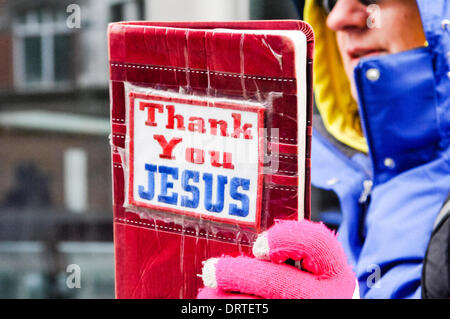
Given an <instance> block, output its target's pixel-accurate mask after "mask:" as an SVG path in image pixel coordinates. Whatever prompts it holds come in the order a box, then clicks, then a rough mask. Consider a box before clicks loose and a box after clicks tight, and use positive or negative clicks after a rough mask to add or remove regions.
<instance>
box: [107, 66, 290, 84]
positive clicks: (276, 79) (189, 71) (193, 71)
mask: <svg viewBox="0 0 450 319" xmlns="http://www.w3.org/2000/svg"><path fill="white" fill-rule="evenodd" d="M111 66H114V67H124V68H131V69H144V70H145V69H146V70H158V71H175V72H185V73H196V74H213V75H219V76H224V77H233V78H243V79H251V80H261V81H274V82H294V81H295V80H294V79H284V78H272V77H266V76H254V75H242V74H235V73H223V72H216V71H199V70H190V69H177V68H168V67H158V66H149V65H135V64H124V63H111Z"/></svg>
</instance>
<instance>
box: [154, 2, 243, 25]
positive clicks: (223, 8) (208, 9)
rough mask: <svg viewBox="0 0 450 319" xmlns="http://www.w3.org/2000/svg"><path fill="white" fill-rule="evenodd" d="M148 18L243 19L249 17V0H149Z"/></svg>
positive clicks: (172, 19)
mask: <svg viewBox="0 0 450 319" xmlns="http://www.w3.org/2000/svg"><path fill="white" fill-rule="evenodd" d="M146 3H147V6H146V17H147V19H149V20H161V21H174V20H245V19H248V18H249V7H250V5H249V0H189V1H180V0H150V1H147V2H146Z"/></svg>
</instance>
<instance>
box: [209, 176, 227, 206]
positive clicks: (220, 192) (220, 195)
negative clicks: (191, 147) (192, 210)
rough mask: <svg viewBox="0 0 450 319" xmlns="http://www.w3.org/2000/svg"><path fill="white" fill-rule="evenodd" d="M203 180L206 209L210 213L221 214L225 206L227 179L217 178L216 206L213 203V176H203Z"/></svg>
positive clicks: (224, 177)
mask: <svg viewBox="0 0 450 319" xmlns="http://www.w3.org/2000/svg"><path fill="white" fill-rule="evenodd" d="M203 180H204V181H205V209H206V210H207V211H209V212H213V213H220V212H221V211H222V210H223V206H224V196H225V194H224V193H225V184H226V183H227V182H228V179H227V177H226V176H222V175H218V176H217V201H216V203H215V204H213V203H212V195H213V194H212V192H213V191H212V188H213V176H212V174H208V173H205V174H203Z"/></svg>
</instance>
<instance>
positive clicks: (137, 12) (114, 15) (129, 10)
mask: <svg viewBox="0 0 450 319" xmlns="http://www.w3.org/2000/svg"><path fill="white" fill-rule="evenodd" d="M109 16H110V19H109V21H110V22H119V21H127V20H128V21H129V20H144V19H145V0H132V1H130V0H129V1H126V0H117V1H115V2H113V3H112V4H111V6H110V10H109Z"/></svg>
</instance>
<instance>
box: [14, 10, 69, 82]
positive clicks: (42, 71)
mask: <svg viewBox="0 0 450 319" xmlns="http://www.w3.org/2000/svg"><path fill="white" fill-rule="evenodd" d="M13 34H14V71H15V85H16V87H17V88H25V89H30V88H37V89H42V88H46V87H47V88H51V89H54V88H58V87H64V86H68V85H70V83H71V82H72V81H73V79H74V70H73V63H72V62H71V61H73V59H72V58H71V56H72V55H73V54H74V52H73V49H74V48H73V41H74V34H73V29H70V28H68V27H67V25H66V12H65V8H64V7H62V8H36V9H29V10H26V11H23V12H18V13H17V14H16V15H15V17H14V22H13Z"/></svg>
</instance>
